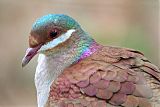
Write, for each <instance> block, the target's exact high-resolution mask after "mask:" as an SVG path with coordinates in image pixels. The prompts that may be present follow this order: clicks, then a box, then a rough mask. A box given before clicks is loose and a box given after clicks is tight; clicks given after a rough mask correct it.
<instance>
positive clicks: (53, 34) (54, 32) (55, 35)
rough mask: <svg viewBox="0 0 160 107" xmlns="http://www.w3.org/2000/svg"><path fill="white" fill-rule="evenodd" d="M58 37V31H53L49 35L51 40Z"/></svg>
mask: <svg viewBox="0 0 160 107" xmlns="http://www.w3.org/2000/svg"><path fill="white" fill-rule="evenodd" d="M57 35H58V31H57V30H53V31H51V32H50V33H49V36H50V37H51V38H56V37H57Z"/></svg>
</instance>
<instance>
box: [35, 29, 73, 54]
mask: <svg viewBox="0 0 160 107" xmlns="http://www.w3.org/2000/svg"><path fill="white" fill-rule="evenodd" d="M73 32H75V29H70V30H68V31H67V32H66V33H64V34H62V35H60V36H59V37H58V38H56V39H53V40H52V41H50V42H48V43H46V44H44V45H43V46H42V47H41V48H40V49H39V51H38V52H39V53H43V52H45V51H46V50H49V49H52V48H54V47H56V46H57V45H59V44H61V43H63V42H65V41H67V40H68V39H69V38H70V37H71V36H72V33H73Z"/></svg>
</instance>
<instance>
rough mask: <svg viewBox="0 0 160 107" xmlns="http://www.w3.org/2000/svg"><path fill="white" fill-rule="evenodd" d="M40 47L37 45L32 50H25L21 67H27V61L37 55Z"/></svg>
mask: <svg viewBox="0 0 160 107" xmlns="http://www.w3.org/2000/svg"><path fill="white" fill-rule="evenodd" d="M41 46H42V45H38V46H36V47H34V48H28V49H27V50H26V54H25V56H24V58H23V59H22V67H24V66H25V65H27V64H28V63H29V61H30V60H31V59H32V58H33V57H34V56H35V55H36V54H37V51H38V50H39V49H40V48H41Z"/></svg>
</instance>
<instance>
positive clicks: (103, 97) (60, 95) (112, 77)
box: [48, 46, 160, 107]
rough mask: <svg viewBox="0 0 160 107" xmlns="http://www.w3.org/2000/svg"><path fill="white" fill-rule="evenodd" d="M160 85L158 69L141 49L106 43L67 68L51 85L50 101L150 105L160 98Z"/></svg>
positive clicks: (92, 106)
mask: <svg viewBox="0 0 160 107" xmlns="http://www.w3.org/2000/svg"><path fill="white" fill-rule="evenodd" d="M159 85H160V71H159V69H158V68H157V67H156V66H155V65H153V64H151V63H150V61H149V60H148V59H147V58H145V57H144V55H143V54H142V53H141V52H139V51H136V50H133V49H127V48H120V47H111V46H105V47H102V48H100V49H99V50H98V51H97V52H95V53H94V54H92V55H91V56H89V57H87V58H86V59H83V60H81V61H79V62H78V63H76V64H73V65H71V66H70V67H68V68H66V69H65V70H64V72H63V73H62V74H61V75H60V76H59V77H58V78H57V80H56V81H55V82H54V83H53V84H52V86H51V91H50V97H49V100H48V101H49V102H52V103H53V102H56V104H61V105H65V104H66V105H82V107H83V106H84V107H85V106H87V107H99V105H100V104H102V105H113V107H116V106H124V107H131V106H133V107H136V106H140V107H141V106H143V107H151V106H152V105H153V104H152V103H156V102H157V101H158V99H160V86H159ZM154 94H156V95H154ZM157 95H158V96H157ZM155 96H157V97H155ZM51 99H52V100H51ZM57 102H59V103H57ZM54 104H55V103H54ZM156 104H157V103H156ZM95 105H97V106H95Z"/></svg>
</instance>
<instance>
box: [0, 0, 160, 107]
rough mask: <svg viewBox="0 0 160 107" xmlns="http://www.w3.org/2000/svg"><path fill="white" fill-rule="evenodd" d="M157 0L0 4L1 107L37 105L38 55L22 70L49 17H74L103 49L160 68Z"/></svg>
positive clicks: (14, 0) (10, 0)
mask: <svg viewBox="0 0 160 107" xmlns="http://www.w3.org/2000/svg"><path fill="white" fill-rule="evenodd" d="M158 5H159V1H158V0H84V1H82V0H0V56H1V58H0V107H35V106H36V90H35V86H34V73H35V68H36V64H37V57H35V58H34V59H32V61H31V62H30V63H29V64H28V66H26V67H25V68H23V69H22V67H21V60H22V58H23V56H24V54H25V50H26V49H27V47H28V36H29V32H30V29H31V26H32V23H33V22H34V21H35V20H36V19H37V18H38V17H41V16H43V15H46V14H48V13H64V14H67V15H70V16H72V17H73V18H75V19H76V20H77V21H78V22H79V23H80V24H81V26H82V27H83V28H84V29H85V30H86V31H87V32H89V33H90V34H91V35H92V37H93V38H95V39H96V40H97V41H98V42H99V43H101V44H104V45H114V46H122V47H128V48H134V49H137V50H140V51H142V52H143V53H144V54H145V56H146V57H148V59H150V60H151V61H152V62H153V63H154V64H156V65H157V66H159V67H160V54H159V52H160V38H159V37H158V36H159V35H158V31H159V29H158Z"/></svg>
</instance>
